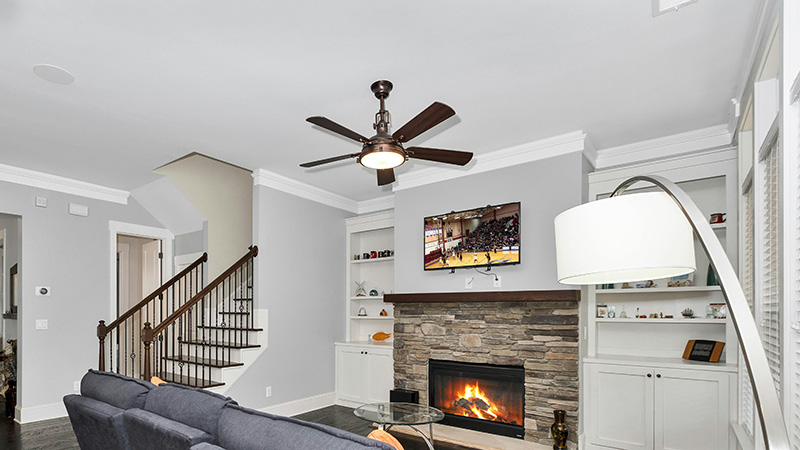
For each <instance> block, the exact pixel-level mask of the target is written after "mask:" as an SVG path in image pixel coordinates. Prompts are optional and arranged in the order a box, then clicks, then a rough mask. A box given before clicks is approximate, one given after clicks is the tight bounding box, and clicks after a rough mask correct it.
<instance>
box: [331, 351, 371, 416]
mask: <svg viewBox="0 0 800 450" xmlns="http://www.w3.org/2000/svg"><path fill="white" fill-rule="evenodd" d="M366 369H367V368H366V364H365V358H364V354H363V351H361V350H359V349H358V348H352V347H336V394H337V396H338V397H339V398H342V399H345V400H352V401H356V402H360V401H362V400H363V397H364V395H363V389H364V381H365V380H366V379H367V378H368V377H366V376H365V375H366Z"/></svg>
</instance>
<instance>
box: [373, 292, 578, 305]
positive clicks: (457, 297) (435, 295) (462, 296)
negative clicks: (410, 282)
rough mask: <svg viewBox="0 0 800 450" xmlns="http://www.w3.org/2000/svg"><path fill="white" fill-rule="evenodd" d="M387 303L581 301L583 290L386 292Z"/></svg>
mask: <svg viewBox="0 0 800 450" xmlns="http://www.w3.org/2000/svg"><path fill="white" fill-rule="evenodd" d="M385 297H386V303H475V302H560V301H573V302H574V301H579V300H580V299H581V291H579V290H573V289H559V290H554V291H488V292H487V291H481V292H426V293H416V294H385Z"/></svg>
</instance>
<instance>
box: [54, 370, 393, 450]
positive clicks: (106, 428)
mask: <svg viewBox="0 0 800 450" xmlns="http://www.w3.org/2000/svg"><path fill="white" fill-rule="evenodd" d="M64 405H66V407H67V413H68V414H69V419H70V422H71V423H72V429H73V430H74V431H75V436H76V437H77V439H78V444H79V445H80V447H81V449H82V450H95V449H97V450H100V449H102V450H111V449H119V450H149V449H153V450H156V449H157V450H162V449H178V450H212V449H228V450H257V449H258V450H301V449H305V450H308V449H325V450H365V449H381V450H394V447H392V446H390V445H388V444H385V443H383V442H378V441H375V440H372V439H367V438H365V437H363V436H358V435H356V434H353V433H349V432H347V431H342V430H339V429H336V428H331V427H328V426H324V425H319V424H315V423H309V422H304V421H302V420H297V419H292V418H290V417H281V416H276V415H272V414H267V413H263V412H259V411H254V410H251V409H248V408H243V407H241V406H239V405H238V404H237V403H236V402H235V401H234V400H232V399H231V398H229V397H223V396H221V395H219V394H215V393H213V392H209V391H206V390H203V389H196V388H190V387H186V386H181V385H177V384H171V383H166V384H162V385H160V386H154V385H152V384H150V383H149V382H146V381H142V380H138V379H135V378H129V377H125V376H122V375H118V374H115V373H111V372H99V371H96V370H89V372H88V373H87V374H86V375H85V376H84V377H83V381H81V395H76V394H70V395H67V396H65V397H64Z"/></svg>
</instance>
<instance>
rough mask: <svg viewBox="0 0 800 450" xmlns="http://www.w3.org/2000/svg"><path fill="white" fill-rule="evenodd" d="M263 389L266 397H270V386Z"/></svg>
mask: <svg viewBox="0 0 800 450" xmlns="http://www.w3.org/2000/svg"><path fill="white" fill-rule="evenodd" d="M265 391H266V392H265V393H266V395H267V398H270V397H272V386H267V388H266V389H265Z"/></svg>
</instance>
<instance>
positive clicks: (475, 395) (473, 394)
mask: <svg viewBox="0 0 800 450" xmlns="http://www.w3.org/2000/svg"><path fill="white" fill-rule="evenodd" d="M456 395H457V397H458V400H456V402H455V403H454V404H453V408H454V409H456V410H458V411H460V412H461V415H463V416H470V415H474V416H476V417H478V418H479V419H483V420H493V421H496V422H506V423H508V420H506V419H504V418H502V417H501V416H500V411H499V410H498V409H497V405H495V404H494V403H493V402H492V401H491V400H490V399H489V398H488V397H487V396H486V394H484V393H483V391H481V389H480V387H479V386H478V382H477V381H476V382H475V385H474V386H473V385H471V384H466V385H464V390H463V391H461V392H458V393H457V394H456ZM470 413H472V414H470Z"/></svg>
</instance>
